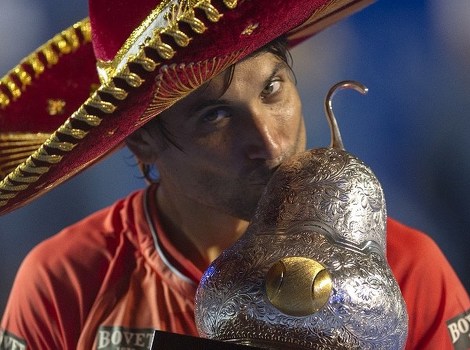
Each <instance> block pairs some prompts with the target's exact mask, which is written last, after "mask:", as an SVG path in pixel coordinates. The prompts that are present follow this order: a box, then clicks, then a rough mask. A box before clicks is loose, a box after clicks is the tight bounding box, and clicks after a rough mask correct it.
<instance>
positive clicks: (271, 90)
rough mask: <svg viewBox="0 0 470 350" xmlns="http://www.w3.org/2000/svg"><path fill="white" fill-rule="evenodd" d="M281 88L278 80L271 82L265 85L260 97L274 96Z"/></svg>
mask: <svg viewBox="0 0 470 350" xmlns="http://www.w3.org/2000/svg"><path fill="white" fill-rule="evenodd" d="M280 88H281V82H280V81H279V80H273V81H271V82H270V83H269V84H268V85H266V86H265V87H264V89H263V91H262V92H261V96H262V97H267V96H269V95H272V94H275V93H276V92H278V91H279V89H280Z"/></svg>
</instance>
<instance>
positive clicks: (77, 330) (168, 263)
mask: <svg viewBox="0 0 470 350" xmlns="http://www.w3.org/2000/svg"><path fill="white" fill-rule="evenodd" d="M155 190H156V186H153V187H151V188H150V189H149V190H148V191H139V192H136V193H134V194H131V195H130V196H128V197H127V198H125V199H123V200H120V201H118V202H116V203H115V204H114V205H113V206H111V207H109V208H106V209H104V210H101V211H99V212H97V213H95V214H93V215H91V216H90V217H88V218H86V219H84V220H82V221H80V222H79V223H77V224H75V225H72V226H70V227H68V228H66V229H65V230H63V231H62V232H60V233H59V234H58V235H56V236H53V237H52V238H50V239H48V240H46V241H44V242H42V243H41V244H39V245H38V246H37V247H36V248H35V249H33V250H32V251H31V253H30V254H28V256H27V257H26V259H25V260H24V262H23V264H22V265H21V267H20V269H19V271H18V274H17V277H16V280H15V283H14V285H13V289H12V292H11V295H10V299H9V301H8V304H7V307H6V310H5V314H4V316H3V319H2V323H1V328H2V330H3V331H2V333H3V338H2V334H0V349H14V348H15V347H14V346H16V348H17V349H22V348H24V346H25V344H27V345H28V348H30V349H92V348H93V349H115V348H116V349H117V348H118V346H121V347H128V348H133V349H146V348H148V345H149V344H150V342H151V339H150V337H151V334H152V332H153V329H159V330H164V331H169V332H174V333H182V334H189V335H197V330H196V326H195V323H194V296H195V292H196V288H197V283H198V281H199V280H200V278H201V276H202V272H201V271H200V270H198V269H197V268H196V267H195V266H194V264H193V263H192V262H191V261H189V260H188V259H186V258H185V257H184V256H183V255H182V254H181V253H180V252H179V251H177V250H176V249H175V248H174V247H173V246H172V245H171V243H170V241H169V240H168V238H167V236H166V234H165V232H164V231H163V229H162V227H161V226H160V223H159V218H158V215H157V211H156V205H155V202H154V198H155V196H154V193H155ZM146 193H147V196H146V195H145V194H146ZM146 197H148V200H147V199H146ZM387 229H388V233H387V235H388V236H387V244H388V246H387V256H388V260H389V264H390V266H391V268H392V271H393V273H394V275H395V277H396V279H397V281H398V283H399V285H400V288H401V290H402V293H403V296H404V299H405V301H406V303H407V308H408V314H409V336H408V341H407V349H439V350H441V349H453V346H452V340H455V342H456V344H459V342H462V341H466V340H465V339H464V338H465V337H466V339H467V340H468V338H469V334H470V333H469V329H468V326H466V325H470V316H467V318H469V320H468V323H465V324H464V322H467V321H466V320H467V319H466V318H465V312H467V314H468V313H469V309H470V300H469V298H468V295H467V293H466V291H465V289H464V288H463V286H462V284H461V283H460V281H459V280H458V278H457V276H456V274H455V273H454V271H453V270H452V268H451V267H450V265H449V263H448V262H447V260H446V259H445V257H444V256H443V254H442V253H441V251H440V250H439V248H438V247H437V246H436V244H435V243H434V242H433V241H432V240H431V239H430V238H429V237H427V236H425V235H424V234H422V233H420V232H418V231H415V230H412V229H410V228H408V227H406V226H403V225H401V224H399V223H397V222H396V221H393V220H389V221H388V227H387ZM462 319H463V321H462ZM459 320H460V321H459ZM448 322H449V324H448ZM461 331H465V332H461ZM457 333H458V334H457ZM465 333H466V334H465ZM457 335H458V336H459V338H457ZM462 339H463V340H462ZM462 349H466V347H462Z"/></svg>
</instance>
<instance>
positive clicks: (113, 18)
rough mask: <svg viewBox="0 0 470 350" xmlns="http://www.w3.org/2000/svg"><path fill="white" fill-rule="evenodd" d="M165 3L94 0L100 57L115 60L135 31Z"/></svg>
mask: <svg viewBox="0 0 470 350" xmlns="http://www.w3.org/2000/svg"><path fill="white" fill-rule="evenodd" d="M164 2H165V1H163V2H162V1H155V0H133V1H129V0H115V1H109V0H90V1H89V8H90V23H91V31H92V42H93V49H94V51H95V56H96V58H97V59H98V60H100V61H111V60H112V59H113V58H114V57H115V56H116V53H117V52H118V51H119V49H120V48H121V46H122V45H123V44H124V42H125V41H126V39H127V38H128V37H129V36H130V35H131V33H132V32H133V30H134V29H135V28H137V27H138V26H139V25H140V23H141V22H142V21H143V20H144V19H145V18H146V17H147V15H148V14H149V13H150V12H151V11H152V10H153V9H154V8H156V7H158V6H160V5H163V3H164ZM166 2H168V1H166Z"/></svg>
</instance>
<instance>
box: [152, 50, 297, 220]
mask: <svg viewBox="0 0 470 350" xmlns="http://www.w3.org/2000/svg"><path fill="white" fill-rule="evenodd" d="M225 78H226V77H225V76H224V74H221V75H219V76H217V77H216V78H214V79H213V80H212V81H211V82H210V83H209V84H207V85H206V86H203V87H202V88H200V89H198V90H196V91H195V92H193V93H192V94H191V95H189V96H188V97H186V98H185V99H183V100H182V101H180V102H178V103H177V104H175V105H174V106H173V107H172V108H170V109H168V110H167V111H165V112H164V113H162V115H161V116H160V118H163V119H162V120H163V122H164V123H165V126H166V128H167V129H168V131H169V133H170V135H172V138H173V140H174V141H175V143H176V144H178V146H180V147H181V150H180V149H178V148H176V147H174V146H173V145H171V144H169V145H168V146H167V147H163V148H162V149H160V150H159V151H158V155H157V156H156V164H157V167H158V170H159V172H160V186H162V187H164V188H165V191H166V192H167V193H170V194H171V193H173V194H176V193H178V195H182V196H185V197H186V198H187V199H188V200H190V201H193V202H195V204H197V205H205V206H208V207H211V208H215V209H217V210H218V211H221V212H223V213H225V214H229V215H232V216H235V217H238V218H241V219H244V220H250V219H251V217H252V215H253V214H254V210H255V208H256V205H257V203H258V200H259V198H260V196H261V194H262V192H263V189H264V187H265V186H266V184H267V182H268V181H269V179H270V177H271V175H272V173H273V172H274V170H275V169H276V168H277V167H278V166H279V165H280V164H281V163H282V162H283V161H285V160H286V159H288V158H289V157H291V156H292V155H294V154H295V153H298V152H300V151H303V150H305V144H306V140H305V139H306V136H305V125H304V120H303V116H302V111H301V102H300V98H299V95H298V93H297V89H296V86H295V82H294V78H293V76H292V72H291V71H290V69H289V67H288V66H287V64H286V63H285V62H283V61H282V60H280V59H279V58H278V57H276V56H275V55H273V54H271V53H262V54H259V55H258V56H254V57H250V58H247V59H245V60H243V61H242V62H240V63H238V64H237V65H236V67H235V70H234V74H233V79H232V82H231V84H230V85H229V87H228V89H227V90H225V92H224V89H225V88H226V86H225V85H226V84H225V81H226V80H225ZM171 191H173V192H171ZM174 191H176V192H174Z"/></svg>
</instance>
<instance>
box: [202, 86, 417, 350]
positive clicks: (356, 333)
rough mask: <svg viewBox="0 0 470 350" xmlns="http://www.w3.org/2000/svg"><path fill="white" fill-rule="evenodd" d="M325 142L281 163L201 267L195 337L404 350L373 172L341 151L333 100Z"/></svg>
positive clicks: (403, 323) (402, 313) (403, 326)
mask: <svg viewBox="0 0 470 350" xmlns="http://www.w3.org/2000/svg"><path fill="white" fill-rule="evenodd" d="M341 88H354V89H355V90H357V91H359V92H361V93H365V92H366V91H367V89H366V88H365V87H364V86H363V85H362V84H359V83H357V82H353V81H345V82H341V83H338V84H336V85H335V86H334V87H332V89H331V90H330V91H329V93H328V95H327V97H326V100H325V109H326V114H327V118H328V122H329V124H330V130H331V135H332V136H331V145H330V147H328V148H320V149H312V150H309V151H306V152H304V153H301V154H298V155H297V156H295V157H294V158H293V159H291V160H289V161H288V162H286V163H284V164H282V165H281V166H280V167H279V169H278V170H277V171H276V172H275V173H274V175H273V177H272V179H271V180H270V182H269V184H268V185H267V188H266V190H265V192H264V194H263V196H262V198H261V199H260V202H259V204H258V208H257V211H256V214H255V216H254V218H253V220H252V222H251V223H250V225H249V227H248V229H247V232H246V233H245V234H244V236H243V237H241V238H240V239H239V240H238V241H237V242H236V243H235V244H234V245H233V246H232V247H231V248H229V249H228V250H226V251H224V252H223V253H222V254H221V255H220V256H219V257H218V258H217V259H216V260H215V261H214V262H213V263H212V264H211V265H210V266H209V268H208V269H207V270H206V272H205V273H204V276H203V278H202V280H201V282H200V285H199V288H198V290H197V294H196V324H197V328H198V331H199V333H200V335H201V336H202V337H206V338H211V339H218V340H224V341H231V342H235V343H238V344H245V345H252V346H256V347H260V348H268V349H387V350H389V349H402V348H403V347H404V344H405V340H406V336H407V329H408V315H407V312H406V306H405V303H404V300H403V297H402V295H401V293H400V289H399V287H398V284H397V282H396V280H395V278H394V277H393V275H392V272H391V270H390V267H389V266H388V264H387V259H386V253H385V252H386V250H385V245H386V216H387V214H386V208H385V200H384V196H383V191H382V188H381V186H380V183H379V181H378V180H377V178H376V177H375V176H374V174H373V173H372V171H371V170H370V169H369V168H368V167H367V166H366V165H365V164H364V163H363V162H362V161H360V160H359V159H358V158H356V157H355V156H353V155H351V154H350V153H348V152H346V151H345V150H344V147H343V143H342V141H341V136H340V133H339V129H338V126H337V124H336V119H335V117H334V114H333V111H332V106H331V100H332V97H333V95H334V93H335V92H336V91H337V90H338V89H341Z"/></svg>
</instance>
